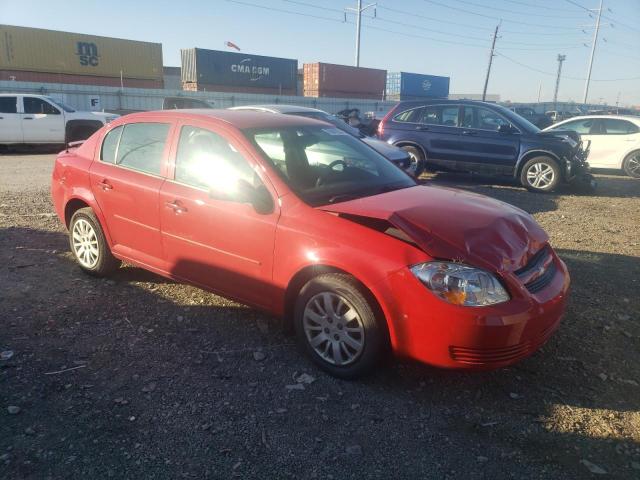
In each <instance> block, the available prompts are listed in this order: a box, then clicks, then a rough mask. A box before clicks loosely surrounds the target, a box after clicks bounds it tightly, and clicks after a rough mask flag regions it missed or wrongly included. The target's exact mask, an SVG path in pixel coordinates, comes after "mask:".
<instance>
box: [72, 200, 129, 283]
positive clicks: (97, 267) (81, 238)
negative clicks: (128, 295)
mask: <svg viewBox="0 0 640 480" xmlns="http://www.w3.org/2000/svg"><path fill="white" fill-rule="evenodd" d="M69 245H70V246H71V252H73V256H74V257H75V259H76V261H77V262H78V265H80V268H82V270H84V271H85V272H86V273H88V274H89V275H94V276H96V277H104V276H106V275H109V274H110V273H112V272H114V271H115V270H116V269H117V268H118V267H119V266H120V263H121V262H120V260H118V259H117V258H115V257H114V256H113V254H112V253H111V250H109V245H108V244H107V241H106V239H105V237H104V233H103V231H102V227H101V226H100V222H99V221H98V219H97V217H96V215H95V213H93V210H91V209H90V208H81V209H79V210H77V211H76V212H75V213H74V214H73V216H72V217H71V222H70V223H69Z"/></svg>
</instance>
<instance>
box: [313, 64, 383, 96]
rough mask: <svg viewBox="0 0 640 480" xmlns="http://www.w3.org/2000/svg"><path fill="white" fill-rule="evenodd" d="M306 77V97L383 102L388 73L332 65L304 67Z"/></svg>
mask: <svg viewBox="0 0 640 480" xmlns="http://www.w3.org/2000/svg"><path fill="white" fill-rule="evenodd" d="M303 74H304V92H305V93H304V95H305V96H306V97H310V96H318V97H329V96H334V97H343V98H344V97H353V98H382V96H383V95H384V90H385V86H386V83H387V71H386V70H378V69H375V68H362V67H350V66H347V65H334V64H331V63H305V64H304V67H303Z"/></svg>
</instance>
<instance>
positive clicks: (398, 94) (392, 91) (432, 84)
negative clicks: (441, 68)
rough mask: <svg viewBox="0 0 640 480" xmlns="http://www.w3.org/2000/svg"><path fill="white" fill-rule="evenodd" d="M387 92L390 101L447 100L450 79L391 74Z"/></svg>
mask: <svg viewBox="0 0 640 480" xmlns="http://www.w3.org/2000/svg"><path fill="white" fill-rule="evenodd" d="M386 92H387V99H389V100H413V99H418V100H419V99H421V98H446V97H447V96H448V95H449V77H440V76H436V75H422V74H419V73H407V72H389V73H388V74H387V89H386Z"/></svg>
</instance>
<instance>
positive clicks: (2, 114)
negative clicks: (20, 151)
mask: <svg viewBox="0 0 640 480" xmlns="http://www.w3.org/2000/svg"><path fill="white" fill-rule="evenodd" d="M18 112H19V110H18V96H14V97H0V143H22V140H23V136H22V114H20V113H18Z"/></svg>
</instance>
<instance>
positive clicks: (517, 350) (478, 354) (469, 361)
mask: <svg viewBox="0 0 640 480" xmlns="http://www.w3.org/2000/svg"><path fill="white" fill-rule="evenodd" d="M554 327H555V324H554V325H551V326H549V327H547V328H546V329H544V330H543V331H542V332H540V334H539V335H538V336H537V337H535V338H534V339H532V340H527V341H525V342H520V343H517V344H515V345H511V346H510V347H500V348H468V347H456V346H450V347H449V355H450V356H451V358H452V359H453V360H454V361H456V362H458V363H463V364H465V365H474V366H483V365H491V364H495V363H503V362H514V361H516V360H518V359H520V358H523V357H526V356H527V355H529V354H531V353H533V352H534V351H535V350H537V349H538V348H539V347H540V346H541V345H542V344H543V343H544V342H546V341H547V339H548V338H549V336H550V335H551V333H552V332H553V329H554Z"/></svg>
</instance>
